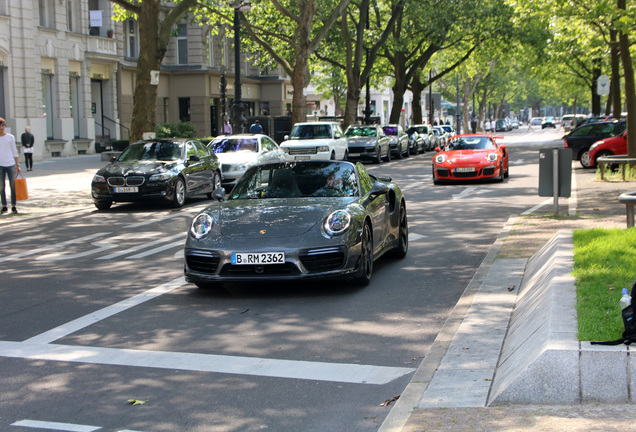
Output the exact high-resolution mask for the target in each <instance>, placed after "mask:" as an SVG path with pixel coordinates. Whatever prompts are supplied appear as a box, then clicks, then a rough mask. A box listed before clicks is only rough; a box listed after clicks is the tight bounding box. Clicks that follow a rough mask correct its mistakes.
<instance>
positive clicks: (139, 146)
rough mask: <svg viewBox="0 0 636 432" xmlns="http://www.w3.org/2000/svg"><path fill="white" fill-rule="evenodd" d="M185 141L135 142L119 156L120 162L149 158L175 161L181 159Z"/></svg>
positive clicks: (149, 159)
mask: <svg viewBox="0 0 636 432" xmlns="http://www.w3.org/2000/svg"><path fill="white" fill-rule="evenodd" d="M182 153H183V143H175V142H166V141H152V142H145V143H135V144H132V145H130V146H128V148H126V150H124V152H123V153H122V154H121V156H119V161H120V162H125V161H136V160H147V161H155V160H160V161H174V160H177V159H181V155H182Z"/></svg>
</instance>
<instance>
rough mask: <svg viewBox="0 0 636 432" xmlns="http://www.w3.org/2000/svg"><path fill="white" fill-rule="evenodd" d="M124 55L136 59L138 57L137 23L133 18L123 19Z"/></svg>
mask: <svg viewBox="0 0 636 432" xmlns="http://www.w3.org/2000/svg"><path fill="white" fill-rule="evenodd" d="M124 34H125V36H124V37H125V39H124V40H125V41H126V43H125V49H126V54H125V55H126V57H128V58H132V59H136V58H138V57H139V38H138V37H137V35H138V34H139V23H138V22H137V21H135V20H134V19H129V20H126V21H124Z"/></svg>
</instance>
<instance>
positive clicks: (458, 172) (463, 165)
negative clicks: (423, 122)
mask: <svg viewBox="0 0 636 432" xmlns="http://www.w3.org/2000/svg"><path fill="white" fill-rule="evenodd" d="M495 138H502V137H493V136H491V135H483V134H476V135H455V136H453V137H450V138H449V139H448V140H447V141H446V144H445V145H444V146H443V147H442V148H440V147H437V148H436V149H435V151H437V152H438V153H437V154H436V155H435V156H434V157H433V183H434V184H440V183H444V182H448V181H453V180H454V181H464V180H481V179H493V180H496V181H500V182H502V181H503V180H504V178H506V177H508V151H507V150H506V145H505V144H498V143H497V142H496V141H495Z"/></svg>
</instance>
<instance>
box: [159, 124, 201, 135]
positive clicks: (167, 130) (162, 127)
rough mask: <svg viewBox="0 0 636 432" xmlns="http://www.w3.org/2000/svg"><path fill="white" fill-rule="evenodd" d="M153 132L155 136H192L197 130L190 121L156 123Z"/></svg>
mask: <svg viewBox="0 0 636 432" xmlns="http://www.w3.org/2000/svg"><path fill="white" fill-rule="evenodd" d="M155 134H156V136H157V138H194V137H196V136H197V130H196V128H195V127H194V125H193V124H192V123H191V122H182V121H180V122H179V123H158V124H157V126H156V127H155Z"/></svg>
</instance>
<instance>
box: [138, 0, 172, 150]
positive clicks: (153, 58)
mask: <svg viewBox="0 0 636 432" xmlns="http://www.w3.org/2000/svg"><path fill="white" fill-rule="evenodd" d="M160 6H161V2H160V0H144V3H143V7H142V8H141V9H140V13H139V14H138V20H139V28H140V29H144V31H143V32H141V31H140V40H139V59H138V60H137V79H136V82H135V93H134V106H133V113H132V124H131V127H130V140H131V141H133V142H134V141H137V140H140V139H142V136H143V134H144V132H154V131H155V116H156V110H157V105H156V102H157V86H156V85H151V84H150V71H151V70H159V68H160V66H161V60H162V59H163V56H164V55H165V53H166V46H165V44H161V43H160V38H159V26H160V23H159V20H158V17H159V12H160Z"/></svg>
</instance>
